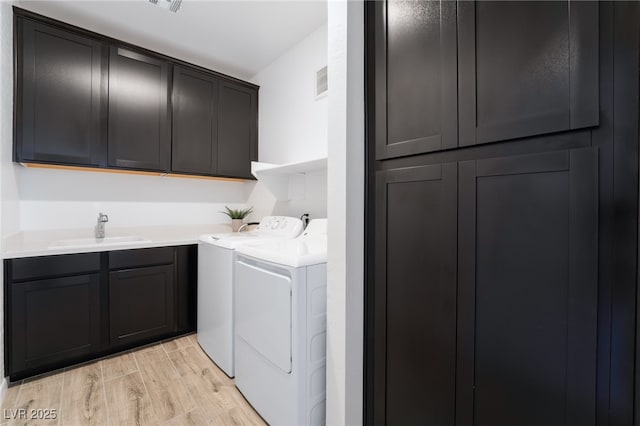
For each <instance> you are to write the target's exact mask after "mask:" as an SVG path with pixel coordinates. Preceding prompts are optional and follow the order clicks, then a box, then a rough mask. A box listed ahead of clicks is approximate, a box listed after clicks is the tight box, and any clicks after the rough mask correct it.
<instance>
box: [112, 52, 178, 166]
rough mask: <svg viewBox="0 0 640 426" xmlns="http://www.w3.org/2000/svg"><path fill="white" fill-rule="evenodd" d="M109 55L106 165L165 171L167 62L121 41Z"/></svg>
mask: <svg viewBox="0 0 640 426" xmlns="http://www.w3.org/2000/svg"><path fill="white" fill-rule="evenodd" d="M109 59H110V60H109V166H111V167H121V168H128V169H141V170H158V171H169V168H170V163H171V117H170V110H169V73H170V70H169V63H168V62H167V61H164V60H162V59H159V58H155V57H152V56H147V55H143V54H140V53H137V52H133V51H130V50H127V49H123V48H121V47H111V52H110V58H109Z"/></svg>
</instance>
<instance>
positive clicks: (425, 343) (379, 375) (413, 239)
mask: <svg viewBox="0 0 640 426" xmlns="http://www.w3.org/2000/svg"><path fill="white" fill-rule="evenodd" d="M457 173H458V169H457V165H456V164H455V163H448V164H434V165H427V166H420V167H409V168H404V169H393V170H386V171H380V172H378V173H377V185H376V191H377V194H376V266H375V267H376V270H375V280H376V281H375V282H376V284H375V299H376V303H375V329H376V335H375V378H374V380H375V383H376V385H375V395H374V410H375V418H376V422H375V424H376V425H378V424H389V425H434V426H435V425H438V426H453V425H454V424H455V418H454V414H455V380H456V370H455V360H456V340H455V336H456V291H457V289H456V239H457V236H456V235H457V234H456V232H457V230H456V226H457V224H456V216H457V215H456V208H457V207H456V203H457V197H456V188H457Z"/></svg>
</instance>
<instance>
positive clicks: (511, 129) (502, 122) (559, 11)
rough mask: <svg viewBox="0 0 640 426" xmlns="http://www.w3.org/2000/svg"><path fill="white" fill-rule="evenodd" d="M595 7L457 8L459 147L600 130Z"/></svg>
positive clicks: (522, 4)
mask: <svg viewBox="0 0 640 426" xmlns="http://www.w3.org/2000/svg"><path fill="white" fill-rule="evenodd" d="M598 7H599V5H598V2H595V1H584V2H583V1H479V2H472V1H463V2H459V3H458V37H459V39H458V55H459V56H458V57H459V85H458V90H459V93H460V97H459V103H460V117H459V120H460V145H461V146H463V145H473V144H479V143H485V142H494V141H503V140H508V139H515V138H522V137H527V136H534V135H540V134H545V133H552V132H560V131H566V130H571V129H579V128H584V127H590V126H597V125H598V122H599V95H598V90H599V78H598V73H599V64H598V59H599V58H598V43H599V41H598V37H599V35H598V23H599V17H598Z"/></svg>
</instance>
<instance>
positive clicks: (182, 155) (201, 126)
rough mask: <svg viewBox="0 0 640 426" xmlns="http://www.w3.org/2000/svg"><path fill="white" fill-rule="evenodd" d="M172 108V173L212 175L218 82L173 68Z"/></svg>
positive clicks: (216, 159)
mask: <svg viewBox="0 0 640 426" xmlns="http://www.w3.org/2000/svg"><path fill="white" fill-rule="evenodd" d="M172 105H173V140H172V149H171V170H172V171H174V172H178V173H197V174H205V175H215V174H216V170H217V165H218V80H217V79H216V78H215V77H214V76H213V75H211V74H205V73H203V72H200V71H196V70H194V69H190V68H185V67H181V66H175V67H174V69H173V102H172ZM247 161H248V159H247Z"/></svg>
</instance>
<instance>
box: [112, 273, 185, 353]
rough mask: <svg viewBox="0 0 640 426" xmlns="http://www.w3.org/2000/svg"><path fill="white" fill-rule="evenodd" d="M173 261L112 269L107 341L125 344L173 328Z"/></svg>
mask: <svg viewBox="0 0 640 426" xmlns="http://www.w3.org/2000/svg"><path fill="white" fill-rule="evenodd" d="M173 275H174V268H173V265H163V266H152V267H148V268H135V269H125V270H121V271H112V272H111V273H110V275H109V343H110V345H111V346H126V345H133V344H135V343H141V342H144V341H147V340H148V341H151V340H152V339H153V338H155V337H158V336H162V335H168V334H170V333H172V332H174V331H175V328H176V327H175V303H174V301H175V297H174V294H175V283H174V277H173Z"/></svg>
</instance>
